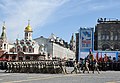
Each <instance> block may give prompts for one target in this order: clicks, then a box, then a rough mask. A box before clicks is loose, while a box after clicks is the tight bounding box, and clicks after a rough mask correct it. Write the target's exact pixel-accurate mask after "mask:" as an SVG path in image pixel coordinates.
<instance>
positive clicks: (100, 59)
mask: <svg viewBox="0 0 120 83" xmlns="http://www.w3.org/2000/svg"><path fill="white" fill-rule="evenodd" d="M99 61H100V62H102V52H101V56H100V58H99Z"/></svg>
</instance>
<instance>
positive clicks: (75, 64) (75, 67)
mask: <svg viewBox="0 0 120 83" xmlns="http://www.w3.org/2000/svg"><path fill="white" fill-rule="evenodd" d="M77 69H78V68H77V62H76V61H74V69H73V71H71V74H72V73H73V72H75V73H76V74H77Z"/></svg>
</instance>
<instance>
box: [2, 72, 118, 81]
mask: <svg viewBox="0 0 120 83" xmlns="http://www.w3.org/2000/svg"><path fill="white" fill-rule="evenodd" d="M0 83H120V71H106V72H105V71H102V72H101V74H97V72H95V74H92V72H90V74H87V73H85V74H82V73H81V74H66V75H64V74H40V73H39V74H36V73H4V72H2V71H0Z"/></svg>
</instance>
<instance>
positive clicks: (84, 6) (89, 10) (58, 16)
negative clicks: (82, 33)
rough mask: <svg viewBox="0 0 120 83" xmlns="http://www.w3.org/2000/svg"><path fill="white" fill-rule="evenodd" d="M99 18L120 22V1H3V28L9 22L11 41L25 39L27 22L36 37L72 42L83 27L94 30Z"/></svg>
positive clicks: (0, 9) (0, 2) (0, 14)
mask: <svg viewBox="0 0 120 83" xmlns="http://www.w3.org/2000/svg"><path fill="white" fill-rule="evenodd" d="M100 17H103V18H104V17H106V18H118V19H120V0H0V26H1V28H2V25H3V21H5V22H6V31H7V38H8V40H9V41H11V40H15V39H16V38H18V37H19V39H22V38H24V29H25V27H26V26H27V24H28V20H30V25H31V27H32V29H33V38H37V37H40V36H41V35H42V36H44V37H49V36H50V34H51V33H54V34H55V35H56V36H59V37H60V38H62V39H64V40H66V41H69V40H70V38H71V35H72V33H76V32H77V31H78V29H79V28H80V27H95V25H96V23H97V22H96V21H97V19H98V18H100ZM1 30H2V29H0V32H1Z"/></svg>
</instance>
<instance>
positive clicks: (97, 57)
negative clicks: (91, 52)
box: [96, 52, 99, 61]
mask: <svg viewBox="0 0 120 83" xmlns="http://www.w3.org/2000/svg"><path fill="white" fill-rule="evenodd" d="M98 58H99V56H98V52H97V53H96V60H97V61H98Z"/></svg>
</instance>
